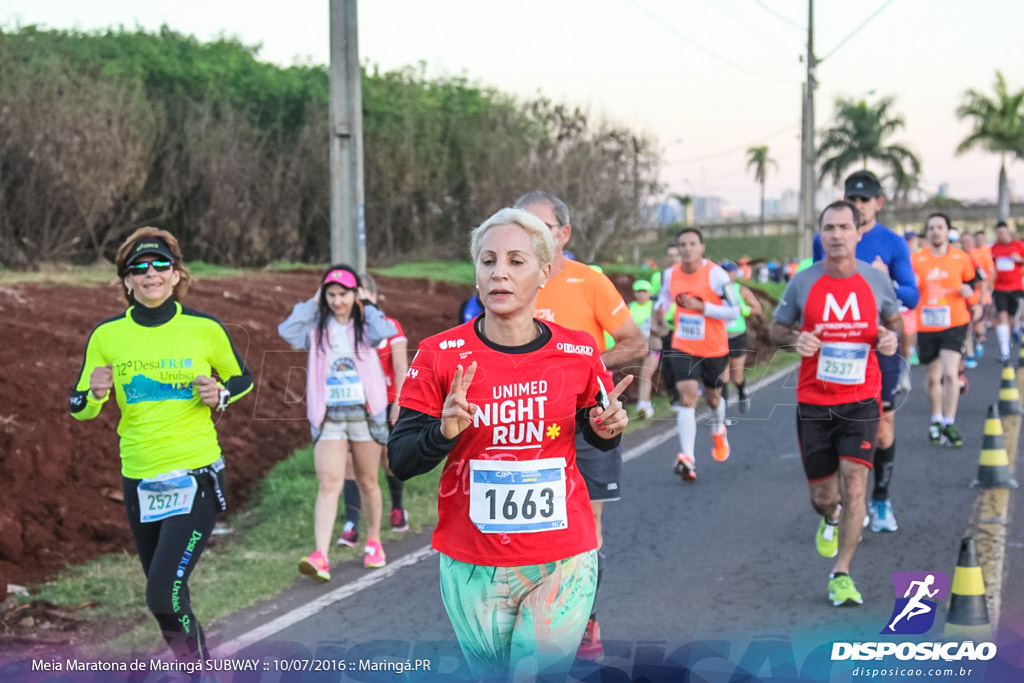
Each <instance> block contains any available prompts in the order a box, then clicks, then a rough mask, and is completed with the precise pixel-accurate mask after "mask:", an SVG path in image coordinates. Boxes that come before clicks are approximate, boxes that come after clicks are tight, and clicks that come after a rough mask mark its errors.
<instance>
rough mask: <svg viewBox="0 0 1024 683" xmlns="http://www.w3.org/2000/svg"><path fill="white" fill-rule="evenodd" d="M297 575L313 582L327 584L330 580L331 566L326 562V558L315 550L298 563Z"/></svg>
mask: <svg viewBox="0 0 1024 683" xmlns="http://www.w3.org/2000/svg"><path fill="white" fill-rule="evenodd" d="M299 573H300V574H304V575H306V576H308V577H310V578H312V579H313V580H314V581H320V582H327V581H330V580H331V565H330V563H329V562H328V561H327V557H325V556H324V554H323V553H322V552H320V551H319V550H317V551H316V552H314V553H312V554H311V555H309V556H307V557H304V558H302V560H300V561H299Z"/></svg>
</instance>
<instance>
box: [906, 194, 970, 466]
mask: <svg viewBox="0 0 1024 683" xmlns="http://www.w3.org/2000/svg"><path fill="white" fill-rule="evenodd" d="M926 226H927V227H926V233H925V240H926V241H927V243H928V246H927V247H925V248H924V249H922V250H921V251H919V252H917V253H916V254H914V255H913V256H911V262H912V264H913V266H914V273H915V274H916V275H917V281H918V287H919V289H920V291H921V301H920V303H919V304H918V306H917V347H918V349H917V355H918V358H920V360H921V364H922V365H926V366H927V367H928V403H929V405H930V407H931V411H932V420H931V425H930V426H929V427H928V438H929V439H930V440H931V442H932V443H934V444H940V443H948V444H949V445H950V446H955V447H960V446H962V445H963V440H962V439H961V438H960V432H959V431H958V430H957V428H956V426H955V425H954V424H953V422H954V420H955V418H956V408H957V402H958V401H959V399H960V383H959V376H960V358H961V354H962V350H963V345H964V339H965V337H966V335H967V325H968V324H969V323H970V322H971V314H970V312H969V311H968V307H967V299H969V298H970V297H971V296H972V295H973V294H974V283H975V282H976V281H977V271H976V270H975V268H974V264H973V262H972V261H971V257H970V256H968V255H967V254H966V253H965V252H963V251H961V250H960V249H951V248H950V246H949V232H950V229H951V226H950V224H949V217H948V216H947V215H946V214H944V213H938V212H937V213H933V214H932V215H930V216H929V217H928V221H927V223H926Z"/></svg>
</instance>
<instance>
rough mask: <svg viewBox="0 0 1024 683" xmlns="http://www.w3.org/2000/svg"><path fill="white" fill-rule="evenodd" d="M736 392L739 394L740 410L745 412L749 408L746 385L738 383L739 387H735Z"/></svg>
mask: <svg viewBox="0 0 1024 683" xmlns="http://www.w3.org/2000/svg"><path fill="white" fill-rule="evenodd" d="M737 393H738V394H739V400H740V412H741V413H746V412H747V411H748V410H750V396H748V395H747V385H746V384H741V385H739V387H737Z"/></svg>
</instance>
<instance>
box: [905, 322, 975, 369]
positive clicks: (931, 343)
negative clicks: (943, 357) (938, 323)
mask: <svg viewBox="0 0 1024 683" xmlns="http://www.w3.org/2000/svg"><path fill="white" fill-rule="evenodd" d="M965 339H967V325H966V324H964V325H957V326H956V327H949V328H947V329H945V330H936V331H934V332H918V333H917V358H918V360H920V361H921V365H928V364H929V363H931V362H932V361H933V360H935V359H936V358H938V357H939V351H942V350H945V351H956V352H957V353H963V352H964V340H965Z"/></svg>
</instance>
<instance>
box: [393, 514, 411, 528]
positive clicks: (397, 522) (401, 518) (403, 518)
mask: <svg viewBox="0 0 1024 683" xmlns="http://www.w3.org/2000/svg"><path fill="white" fill-rule="evenodd" d="M391 530H392V531H408V530H409V513H408V512H406V511H405V510H392V511H391Z"/></svg>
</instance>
